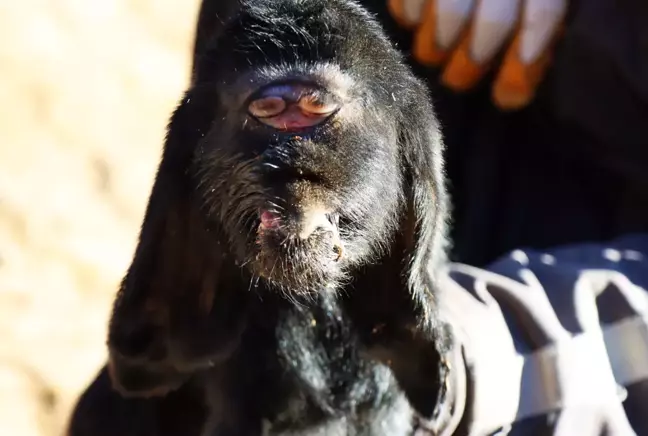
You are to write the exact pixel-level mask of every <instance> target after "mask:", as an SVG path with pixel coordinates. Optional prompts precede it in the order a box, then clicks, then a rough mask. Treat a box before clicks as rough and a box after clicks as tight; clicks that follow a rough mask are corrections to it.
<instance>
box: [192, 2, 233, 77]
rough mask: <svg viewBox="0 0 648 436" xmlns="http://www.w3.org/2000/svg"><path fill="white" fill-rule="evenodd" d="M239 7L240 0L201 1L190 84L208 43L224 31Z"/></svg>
mask: <svg viewBox="0 0 648 436" xmlns="http://www.w3.org/2000/svg"><path fill="white" fill-rule="evenodd" d="M240 7H241V0H202V1H201V2H200V9H199V10H198V18H197V19H196V33H195V35H194V44H193V58H192V63H193V65H192V68H191V71H192V82H193V83H195V82H196V75H197V67H198V64H199V63H200V60H201V58H202V56H203V55H204V54H205V53H206V51H207V48H208V47H209V45H210V42H211V41H213V40H214V39H215V38H217V37H218V36H219V35H220V34H221V33H222V32H223V29H225V26H226V23H227V22H228V21H229V20H230V19H231V17H233V16H234V15H235V14H236V12H237V11H238V10H239V8H240Z"/></svg>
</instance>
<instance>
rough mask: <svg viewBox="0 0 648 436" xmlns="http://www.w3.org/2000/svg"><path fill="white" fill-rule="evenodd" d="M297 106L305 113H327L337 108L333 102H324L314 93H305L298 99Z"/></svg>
mask: <svg viewBox="0 0 648 436" xmlns="http://www.w3.org/2000/svg"><path fill="white" fill-rule="evenodd" d="M299 107H300V108H301V110H303V111H304V112H305V113H307V114H314V115H328V114H331V113H333V112H334V111H335V110H336V109H337V108H338V106H337V104H335V103H326V102H324V101H322V100H321V99H319V98H318V97H316V96H314V95H306V96H304V97H302V98H301V99H300V100H299Z"/></svg>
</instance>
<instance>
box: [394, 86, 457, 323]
mask: <svg viewBox="0 0 648 436" xmlns="http://www.w3.org/2000/svg"><path fill="white" fill-rule="evenodd" d="M409 91H410V93H411V95H410V96H408V97H409V98H407V97H406V98H407V101H408V104H407V106H406V107H405V108H404V110H403V116H404V118H403V119H401V120H400V129H399V130H400V132H399V140H400V147H401V153H402V159H403V165H404V171H405V174H404V176H405V180H406V184H407V188H406V193H405V195H406V201H407V218H406V221H405V226H404V227H405V232H404V236H405V238H406V239H407V240H406V241H405V244H404V245H405V256H406V261H407V263H406V265H407V269H406V271H405V274H406V277H407V286H408V288H409V291H410V294H411V297H412V298H413V299H414V302H415V304H416V306H417V315H418V316H417V317H418V322H419V327H420V328H421V329H423V330H428V329H431V328H433V327H434V326H435V324H436V321H437V313H436V305H437V304H436V299H437V297H438V293H439V289H438V287H437V283H436V278H437V273H438V271H439V268H440V267H441V266H443V264H444V263H445V262H446V261H447V250H448V248H449V241H448V224H449V222H448V221H449V214H450V199H449V194H448V192H447V188H446V176H445V168H444V156H443V154H444V144H443V138H442V136H441V131H440V128H439V123H438V120H437V118H436V116H435V112H434V108H433V107H432V103H431V102H430V99H429V98H428V90H427V88H426V87H425V85H423V84H422V83H420V82H419V81H418V80H417V81H413V83H411V84H410V85H409Z"/></svg>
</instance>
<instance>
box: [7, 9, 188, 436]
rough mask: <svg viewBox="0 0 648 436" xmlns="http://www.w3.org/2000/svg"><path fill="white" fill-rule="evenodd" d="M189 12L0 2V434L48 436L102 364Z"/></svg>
mask: <svg viewBox="0 0 648 436" xmlns="http://www.w3.org/2000/svg"><path fill="white" fill-rule="evenodd" d="M197 6H198V2H197V0H190V1H187V0H182V1H155V0H102V1H89V0H20V1H10V0H4V1H2V2H0V435H3V436H5V435H6V436H9V435H11V436H45V435H47V436H50V435H61V434H62V431H63V426H64V424H65V422H66V419H67V416H68V414H69V412H70V408H71V407H72V406H73V404H74V402H75V400H76V397H77V395H78V394H79V392H80V390H82V389H83V388H84V386H85V385H86V384H87V383H88V382H89V380H90V379H91V378H92V377H93V376H94V374H95V371H96V370H97V369H98V368H99V366H100V365H101V364H102V362H103V359H104V357H105V347H104V341H105V334H106V323H107V317H108V313H109V310H110V304H111V301H112V298H113V295H114V293H115V290H116V286H117V283H118V282H119V280H120V279H121V277H122V275H123V273H124V271H125V269H126V267H127V265H128V263H129V262H130V258H131V255H132V252H133V249H134V244H135V240H136V237H137V231H138V228H139V225H140V221H141V218H142V214H143V211H144V207H145V205H146V199H147V196H148V192H149V189H150V186H151V184H152V180H153V175H154V171H155V167H156V164H157V161H158V158H159V155H160V150H161V145H162V139H163V136H164V128H165V125H166V122H167V119H168V117H169V115H170V113H171V111H172V110H173V108H174V106H175V104H176V102H177V101H178V100H179V98H180V95H181V93H182V91H183V88H184V87H185V85H186V83H187V81H188V77H189V74H188V73H189V71H188V69H189V60H190V59H189V52H190V48H191V42H192V41H191V39H192V37H193V33H192V32H193V25H194V19H195V14H196V12H197Z"/></svg>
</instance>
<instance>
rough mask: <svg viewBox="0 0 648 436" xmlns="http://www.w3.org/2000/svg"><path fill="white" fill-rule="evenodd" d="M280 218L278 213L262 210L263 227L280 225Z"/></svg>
mask: <svg viewBox="0 0 648 436" xmlns="http://www.w3.org/2000/svg"><path fill="white" fill-rule="evenodd" d="M280 220H281V219H280V218H279V216H278V215H276V214H274V213H272V212H270V211H267V210H264V211H263V212H261V228H263V229H274V228H277V227H279V223H280Z"/></svg>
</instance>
